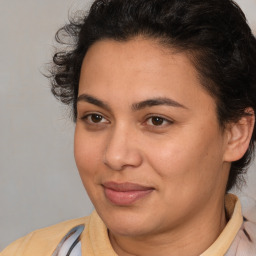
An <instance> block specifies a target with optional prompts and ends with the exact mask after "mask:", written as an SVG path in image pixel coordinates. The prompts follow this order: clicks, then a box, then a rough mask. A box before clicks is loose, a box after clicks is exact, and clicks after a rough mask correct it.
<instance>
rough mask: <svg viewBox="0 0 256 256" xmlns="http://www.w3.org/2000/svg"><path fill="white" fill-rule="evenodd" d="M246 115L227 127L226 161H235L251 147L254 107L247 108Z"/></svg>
mask: <svg viewBox="0 0 256 256" xmlns="http://www.w3.org/2000/svg"><path fill="white" fill-rule="evenodd" d="M245 112H246V115H245V116H243V117H242V118H241V119H240V120H239V121H237V122H235V123H230V124H228V125H227V127H226V134H227V144H226V150H225V154H224V161H226V162H234V161H237V160H239V159H241V158H242V157H243V155H244V154H245V152H246V151H247V149H248V147H249V143H250V140H251V137H252V133H253V129H254V125H255V113H254V111H253V109H252V108H247V109H246V110H245Z"/></svg>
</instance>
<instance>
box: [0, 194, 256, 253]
mask: <svg viewBox="0 0 256 256" xmlns="http://www.w3.org/2000/svg"><path fill="white" fill-rule="evenodd" d="M225 206H226V210H227V213H228V215H229V217H230V220H229V222H228V223H227V225H226V227H225V228H224V230H223V231H222V233H221V234H220V236H219V237H218V239H217V240H216V241H215V242H214V243H213V244H212V245H211V246H210V247H209V248H208V249H207V250H206V251H205V252H204V253H203V254H201V256H214V255H216V256H224V255H225V256H229V255H232V256H233V255H238V254H236V251H237V244H239V241H240V240H239V239H240V237H237V234H238V233H239V230H241V227H242V224H243V217H242V213H241V204H240V202H239V199H238V198H237V197H236V196H235V195H232V194H228V195H227V196H226V198H225ZM80 224H84V225H85V229H84V231H83V232H82V234H81V236H80V239H81V250H82V255H83V256H117V254H116V253H115V252H114V250H113V248H112V246H111V243H110V241H109V237H108V232H107V228H106V226H105V224H104V223H103V222H102V220H101V219H100V217H99V216H98V214H97V213H96V211H94V212H93V213H92V214H91V215H90V216H88V217H84V218H80V219H75V220H69V221H66V222H63V223H59V224H57V225H54V226H51V227H48V228H44V229H40V230H36V231H34V232H32V233H30V234H29V235H27V236H25V237H23V238H20V239H18V240H17V241H15V242H14V243H12V244H11V245H9V246H8V247H7V248H6V249H5V250H4V251H2V253H0V256H11V255H15V256H35V255H36V256H52V254H53V252H54V251H55V249H56V247H57V245H58V244H59V243H60V241H61V240H62V238H63V237H64V236H65V235H66V234H67V233H68V232H69V231H70V230H71V229H72V228H73V227H75V226H77V225H80ZM236 240H237V241H236ZM249 240H250V239H249ZM235 241H236V242H235ZM249 242H250V241H249ZM232 243H233V244H234V245H235V248H233V249H234V250H233V249H232V252H231V251H230V250H229V249H230V248H231V247H232V246H231V245H232ZM233 247H234V246H233ZM231 253H232V254H231ZM241 255H244V256H246V255H248V256H249V255H250V256H252V255H256V254H241ZM239 256H240V254H239Z"/></svg>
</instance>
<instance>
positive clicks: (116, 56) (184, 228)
mask: <svg viewBox="0 0 256 256" xmlns="http://www.w3.org/2000/svg"><path fill="white" fill-rule="evenodd" d="M77 110H78V119H77V124H76V131H75V159H76V163H77V167H78V170H79V173H80V176H81V179H82V181H83V183H84V186H85V188H86V190H87V193H88V195H89V196H90V198H91V201H92V203H93V204H94V206H95V208H96V210H97V212H98V214H99V215H100V217H101V218H102V220H103V221H104V223H105V224H106V226H107V227H108V229H109V237H110V241H111V243H112V246H113V248H114V250H115V251H116V253H117V254H118V255H119V256H128V255H129V256H130V255H147V256H151V255H152V256H153V255H154V256H162V255H165V256H166V255H169V256H174V255H175V256H183V255H184V256H185V255H186V256H187V255H190V256H198V255H199V254H201V253H203V252H204V251H205V250H206V249H207V248H208V247H209V246H210V245H211V244H212V243H213V242H214V241H215V240H216V238H217V237H218V236H219V234H220V233H221V231H222V230H223V228H224V227H225V225H226V219H225V210H224V195H225V187H226V183H227V179H228V174H229V169H230V162H231V161H234V159H237V158H238V157H241V154H243V152H245V150H246V145H247V146H248V139H247V140H244V143H243V144H240V147H239V149H238V147H236V146H235V145H234V143H233V142H234V138H235V135H237V136H238V135H240V134H242V132H243V131H244V133H246V132H247V133H248V134H250V131H251V130H250V129H249V128H248V129H244V130H242V129H240V126H239V127H236V126H230V127H229V129H225V130H224V131H223V130H222V129H221V128H220V126H219V123H218V120H217V115H216V105H215V100H214V99H213V98H212V97H211V96H210V95H209V94H208V92H207V91H206V90H205V89H204V88H203V87H202V85H201V84H200V81H199V79H198V74H197V71H196V69H195V67H194V66H193V64H192V63H191V62H190V60H189V58H188V57H187V55H186V54H185V53H174V51H171V50H170V49H168V50H167V49H164V48H162V46H160V45H158V44H157V43H156V42H154V41H152V40H150V39H142V38H135V39H132V40H130V41H128V42H116V41H112V40H104V41H101V42H97V43H95V44H94V45H93V46H92V47H91V48H90V49H89V51H88V52H87V54H86V56H85V59H84V62H83V66H82V70H81V77H80V83H79V98H78V106H77ZM234 127H235V128H234ZM245 127H247V126H245ZM248 127H249V126H248ZM242 135H243V134H242ZM242 135H241V136H242ZM237 136H236V137H237ZM248 136H249V135H248ZM241 145H242V146H241ZM113 184H114V185H113ZM127 184H128V185H127ZM131 184H132V185H131ZM134 184H135V185H134ZM113 186H114V188H113ZM116 187H118V189H117V190H122V189H124V191H122V192H120V191H116ZM131 187H132V188H133V190H136V189H137V190H142V192H141V191H139V192H138V191H131V190H132V189H131ZM120 188H121V189H120ZM135 188H136V189H135Z"/></svg>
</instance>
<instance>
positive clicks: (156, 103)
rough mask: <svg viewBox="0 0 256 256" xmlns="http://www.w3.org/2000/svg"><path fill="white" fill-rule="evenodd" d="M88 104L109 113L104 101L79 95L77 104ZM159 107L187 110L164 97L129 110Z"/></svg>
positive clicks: (150, 100)
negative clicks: (82, 102)
mask: <svg viewBox="0 0 256 256" xmlns="http://www.w3.org/2000/svg"><path fill="white" fill-rule="evenodd" d="M81 101H84V102H88V103H90V104H93V105H96V106H98V107H100V108H103V109H106V110H108V111H111V107H110V106H109V105H108V104H107V103H106V102H104V101H102V100H99V99H97V98H95V97H93V96H91V95H88V94H81V95H79V96H78V98H77V102H81ZM159 105H165V106H171V107H178V108H184V109H187V107H185V106H184V105H182V104H180V103H179V102H177V101H175V100H173V99H170V98H166V97H157V98H152V99H148V100H144V101H141V102H138V103H134V104H132V107H131V109H132V110H133V111H138V110H141V109H144V108H147V107H153V106H159Z"/></svg>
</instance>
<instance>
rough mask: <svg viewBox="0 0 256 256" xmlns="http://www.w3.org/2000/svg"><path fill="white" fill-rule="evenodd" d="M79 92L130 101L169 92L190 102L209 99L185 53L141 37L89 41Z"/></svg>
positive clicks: (175, 97)
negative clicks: (124, 39)
mask: <svg viewBox="0 0 256 256" xmlns="http://www.w3.org/2000/svg"><path fill="white" fill-rule="evenodd" d="M131 91H132V92H133V93H132V94H131V93H130V92H131ZM103 92H104V93H103ZM109 92H111V93H109ZM81 93H89V94H91V93H92V94H93V93H96V94H97V95H103V94H104V97H106V96H110V97H112V99H114V98H115V96H116V95H119V96H120V97H121V96H122V97H124V98H126V99H127V98H129V97H130V98H129V99H130V101H139V100H144V99H143V98H152V95H154V96H156V97H164V96H166V95H169V96H171V97H172V98H174V99H175V100H177V101H187V100H188V99H189V100H190V103H191V104H194V103H196V102H198V99H197V98H198V97H199V96H204V97H207V99H209V100H210V101H213V99H212V97H211V96H210V95H209V93H208V92H207V91H206V90H205V89H204V87H203V86H202V85H201V83H200V79H199V75H198V72H197V70H196V68H195V67H194V65H193V63H192V62H191V60H190V58H189V57H188V55H187V54H186V53H184V52H178V51H177V50H176V49H172V48H166V47H163V46H162V45H160V44H159V43H158V42H157V41H154V40H150V39H144V38H134V39H132V40H129V41H125V42H117V41H114V40H102V41H99V42H96V43H95V44H93V45H92V46H91V48H90V49H89V50H88V52H87V54H86V56H85V58H84V60H83V65H82V69H81V76H80V83H79V94H81ZM106 93H107V94H106ZM131 97H132V98H133V99H131ZM109 99H110V98H109ZM110 100H111V99H110ZM130 103H132V102H130Z"/></svg>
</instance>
